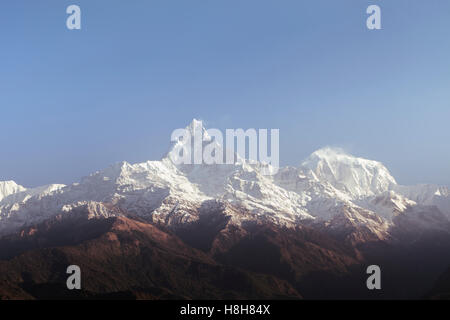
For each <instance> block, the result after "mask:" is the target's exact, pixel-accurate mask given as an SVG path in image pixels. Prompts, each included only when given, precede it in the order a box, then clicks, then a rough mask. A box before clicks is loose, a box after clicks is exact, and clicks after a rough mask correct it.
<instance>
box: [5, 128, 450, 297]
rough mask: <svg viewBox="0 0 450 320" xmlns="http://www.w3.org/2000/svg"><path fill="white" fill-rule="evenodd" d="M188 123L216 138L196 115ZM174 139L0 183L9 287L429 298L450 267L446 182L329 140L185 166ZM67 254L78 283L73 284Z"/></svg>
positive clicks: (23, 292)
mask: <svg viewBox="0 0 450 320" xmlns="http://www.w3.org/2000/svg"><path fill="white" fill-rule="evenodd" d="M186 129H187V130H189V131H190V132H191V133H194V132H195V131H201V132H202V134H203V136H204V137H206V140H208V139H209V136H208V133H207V130H206V129H205V128H204V127H203V123H202V122H201V121H198V120H195V119H194V120H193V121H192V122H191V123H190V124H189V125H188V126H187V127H186ZM180 143H183V142H182V141H176V142H175V143H174V144H180ZM174 150H175V149H174V145H173V146H172V148H171V149H170V150H169V152H168V153H167V154H166V155H165V156H164V157H163V158H162V159H161V160H159V161H147V162H143V163H138V164H130V163H127V162H121V163H117V164H114V165H112V166H110V167H108V168H106V169H104V170H102V171H98V172H95V173H93V174H91V175H89V176H87V177H85V178H83V179H81V181H80V182H77V183H73V184H72V185H68V186H66V185H62V184H53V185H47V186H41V187H37V188H25V187H23V186H20V185H18V184H16V183H15V182H14V181H4V182H0V270H2V272H1V273H0V274H1V276H0V282H1V283H3V285H1V286H0V297H3V298H10V299H14V298H25V299H28V298H49V297H56V298H58V297H60V298H70V297H72V298H99V297H106V298H114V297H129V298H143V299H165V298H183V299H184V298H186V299H190V298H217V299H222V298H289V299H300V298H361V297H362V298H420V297H427V295H428V294H430V296H433V295H432V294H431V293H432V292H434V291H433V290H435V289H433V288H435V286H438V285H439V279H442V277H445V276H443V274H444V272H445V270H447V269H448V267H449V266H450V255H449V254H448V252H450V251H448V250H449V249H450V190H449V189H448V188H447V187H444V186H437V185H432V184H424V185H414V186H404V185H399V184H398V183H397V181H396V180H395V178H394V177H393V176H392V175H391V174H390V172H389V170H388V169H387V168H386V167H385V166H384V165H383V164H382V163H380V162H377V161H373V160H367V159H363V158H358V157H355V156H352V155H349V154H347V153H345V152H344V151H343V150H341V149H337V148H330V147H326V148H322V149H320V150H317V151H315V152H314V153H312V154H311V155H310V156H309V157H308V158H307V159H305V160H304V161H302V162H300V163H299V165H298V166H297V167H283V168H280V169H279V170H278V171H277V173H276V174H274V175H271V176H268V175H264V174H263V173H262V170H263V169H264V168H266V167H267V166H268V165H267V164H264V163H260V162H257V161H245V160H244V161H240V162H239V163H235V164H213V165H207V164H198V165H187V164H181V165H176V164H174V162H173V161H172V160H171V159H172V158H173V157H171V156H172V155H173V152H175V151H174ZM405 161H407V159H405ZM69 264H77V265H80V266H81V268H82V270H84V271H83V275H84V277H85V278H83V279H87V280H84V283H86V285H85V286H84V287H83V290H82V291H81V292H78V293H73V292H68V291H67V290H66V289H65V288H64V285H65V281H64V278H65V274H64V271H65V269H64V266H65V265H69ZM370 264H377V265H380V266H381V269H382V271H384V273H383V275H384V277H385V278H383V279H386V282H384V283H385V286H384V289H383V290H381V292H369V291H368V290H367V288H366V287H365V278H366V277H367V275H366V274H365V267H366V266H367V265H370ZM447 277H448V276H447ZM430 292H431V293H430ZM434 296H435V295H434ZM442 296H445V293H440V295H439V297H442Z"/></svg>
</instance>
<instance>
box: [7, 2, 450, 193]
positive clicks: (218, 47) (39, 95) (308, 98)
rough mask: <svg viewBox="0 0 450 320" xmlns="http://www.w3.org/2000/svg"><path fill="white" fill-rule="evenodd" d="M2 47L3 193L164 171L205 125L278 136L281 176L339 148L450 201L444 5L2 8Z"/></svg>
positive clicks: (448, 16) (449, 13)
mask: <svg viewBox="0 0 450 320" xmlns="http://www.w3.org/2000/svg"><path fill="white" fill-rule="evenodd" d="M71 4H77V5H79V6H80V7H81V9H82V19H83V20H82V30H80V31H69V30H67V29H66V25H65V20H66V17H67V14H66V13H65V11H66V8H67V6H68V5H71ZM370 4H378V5H380V6H381V8H382V27H383V30H379V31H369V30H367V28H366V26H365V20H366V17H367V15H366V13H365V11H366V8H367V6H368V5H370ZM0 40H1V43H0V46H1V50H0V108H1V118H0V124H1V134H0V147H1V149H0V150H1V156H0V180H6V179H13V180H16V181H17V182H19V183H21V184H24V185H26V186H35V185H40V184H46V183H55V182H60V183H71V182H75V181H78V180H79V178H80V177H82V176H84V175H87V174H89V173H91V172H93V171H95V170H99V169H102V168H104V167H106V166H108V165H110V164H112V163H115V162H117V161H121V160H127V161H130V162H139V161H145V160H149V159H159V158H160V157H161V156H162V154H164V152H165V151H166V150H167V148H168V146H169V140H170V134H171V132H172V130H173V129H175V128H179V127H184V126H185V125H187V124H188V122H190V120H191V119H192V118H194V117H195V118H200V119H203V120H205V122H206V124H207V125H208V126H209V127H215V128H220V129H225V128H279V129H280V140H281V150H280V161H281V164H283V165H296V164H298V163H299V162H300V161H301V160H303V159H304V158H305V157H306V156H308V155H309V154H310V153H311V152H313V151H314V150H315V149H318V148H320V147H323V146H326V145H331V146H340V147H343V148H344V149H347V150H349V151H350V152H351V153H353V154H356V155H360V156H363V157H367V158H371V159H376V160H380V161H382V162H383V163H385V164H386V165H387V166H388V167H389V169H390V170H391V171H392V173H393V174H394V175H395V177H396V178H397V180H398V181H399V182H400V183H405V184H412V183H422V182H431V183H440V184H447V185H450V145H449V142H450V126H449V122H450V1H448V0H427V1H425V0H396V1H391V0H390V1H387V0H384V1H382V0H371V1H364V0H340V1H336V0H328V1H321V0H314V1H313V0H311V1H299V0H282V1H275V0H270V1H267V0H245V1H243V0H214V1H211V0H189V1H185V0H179V1H175V0H174V1H167V0H158V1H156V0H145V1H144V0H133V1H114V0H108V1H106V0H105V1H100V0H71V1H67V0H42V1H31V0H28V1H24V0H14V1H13V0H4V1H1V4H0Z"/></svg>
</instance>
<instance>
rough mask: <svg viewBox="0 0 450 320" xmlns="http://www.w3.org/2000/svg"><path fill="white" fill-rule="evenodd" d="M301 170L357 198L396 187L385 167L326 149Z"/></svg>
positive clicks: (371, 161) (307, 162)
mask: <svg viewBox="0 0 450 320" xmlns="http://www.w3.org/2000/svg"><path fill="white" fill-rule="evenodd" d="M302 167H303V169H305V170H306V171H309V173H310V174H311V175H312V176H313V178H315V179H317V180H319V181H321V182H328V183H330V184H331V185H333V186H334V187H335V188H336V189H338V190H341V191H344V192H347V193H350V194H351V195H352V196H354V197H356V198H358V197H364V196H371V195H376V194H380V193H382V192H385V191H388V190H390V189H391V187H392V186H394V185H397V182H396V181H395V179H394V177H392V175H391V174H390V173H389V170H388V169H387V168H386V167H385V166H384V165H383V164H382V163H380V162H378V161H373V160H367V159H363V158H358V157H354V156H352V155H349V154H347V153H346V152H344V151H343V150H342V149H339V148H330V147H326V148H323V149H320V150H317V151H315V152H314V153H312V154H311V155H310V156H309V157H308V158H307V159H306V160H305V161H304V162H303V163H302Z"/></svg>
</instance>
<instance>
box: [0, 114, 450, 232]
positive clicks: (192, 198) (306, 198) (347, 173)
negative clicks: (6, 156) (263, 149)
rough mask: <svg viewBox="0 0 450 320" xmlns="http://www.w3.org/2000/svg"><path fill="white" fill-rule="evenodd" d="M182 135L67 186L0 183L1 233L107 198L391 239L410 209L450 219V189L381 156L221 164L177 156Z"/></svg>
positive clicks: (180, 215)
mask: <svg viewBox="0 0 450 320" xmlns="http://www.w3.org/2000/svg"><path fill="white" fill-rule="evenodd" d="M186 129H188V130H190V131H191V132H192V133H193V132H194V131H199V132H202V134H203V135H204V137H205V139H204V140H206V141H207V142H211V138H210V137H209V136H208V134H207V132H206V129H205V128H204V127H203V124H202V122H201V121H198V120H194V121H193V122H192V123H191V124H190V125H189V126H188V127H187V128H186ZM183 143H185V142H183V141H181V140H179V141H176V142H174V143H173V144H172V147H171V149H170V150H169V152H168V153H167V154H166V156H164V157H163V158H162V159H161V160H159V161H148V162H144V163H138V164H129V163H127V162H122V163H118V164H115V165H113V166H110V167H108V168H106V169H105V170H102V171H99V172H96V173H94V174H91V175H90V176H88V177H85V178H83V179H82V180H81V181H80V182H79V183H74V184H72V185H70V186H64V185H51V186H44V187H39V188H33V189H25V188H24V187H21V186H19V185H17V184H15V183H14V182H0V234H7V233H11V232H14V231H16V230H18V229H19V228H21V227H23V226H27V225H31V224H35V223H39V222H42V221H44V220H46V219H48V218H51V217H53V216H55V215H58V214H70V212H72V211H73V210H75V209H76V208H78V207H83V206H89V208H90V210H91V211H93V212H94V213H93V214H94V215H95V211H96V210H98V214H99V215H100V216H105V215H107V213H106V211H107V210H106V211H105V210H103V209H102V208H104V207H102V205H103V204H107V205H108V206H114V207H117V208H119V209H120V210H118V211H117V212H128V213H132V214H135V215H138V216H140V217H142V218H144V219H146V220H148V221H152V222H154V223H158V224H163V225H167V226H173V227H176V226H179V225H182V224H184V223H188V222H192V221H195V220H197V219H198V216H199V210H200V208H202V206H203V207H204V206H205V204H207V205H208V206H211V205H212V206H214V205H217V206H221V207H223V204H226V206H225V207H226V208H227V207H228V208H232V210H230V212H233V210H242V211H245V212H247V213H249V215H243V216H242V217H241V216H239V217H238V216H234V217H232V221H233V223H236V224H240V223H242V222H243V219H246V220H255V221H271V222H272V223H276V224H278V225H285V226H296V225H299V224H300V225H301V224H304V223H315V224H323V226H324V227H326V228H329V229H330V230H331V229H332V230H333V231H336V230H337V231H339V230H342V232H344V230H345V232H347V233H348V232H350V233H352V232H353V233H352V237H353V239H356V240H357V238H358V236H356V235H355V233H354V229H358V228H362V227H364V228H365V230H368V231H367V232H369V233H370V234H371V235H373V236H374V237H375V238H378V239H385V238H388V237H389V230H390V229H391V228H392V226H393V225H395V221H396V220H398V219H396V217H398V216H401V215H409V214H410V216H411V217H412V220H408V223H410V224H411V223H412V224H414V223H416V224H417V225H427V216H426V212H427V211H429V212H432V214H433V219H432V225H436V221H439V219H440V220H442V221H441V222H442V223H441V225H446V223H448V216H450V192H449V190H448V189H447V188H445V187H437V186H432V185H422V186H412V187H410V186H400V185H398V184H397V182H396V180H395V179H394V178H393V177H392V175H391V174H390V173H389V171H388V169H387V168H386V167H385V166H383V165H382V164H381V163H379V162H376V161H372V160H366V159H362V158H357V157H354V156H351V155H348V154H346V153H345V152H343V151H342V150H339V149H333V148H324V149H321V150H318V151H316V152H314V153H313V154H312V155H311V156H310V157H308V159H306V160H305V161H303V162H302V163H301V165H300V166H299V167H298V168H295V167H286V168H280V170H279V171H278V173H277V174H275V175H273V176H267V175H263V174H262V172H261V170H262V168H265V167H267V166H266V165H264V164H261V163H258V162H255V161H251V162H249V161H245V160H243V159H240V161H238V162H236V163H235V164H226V165H224V164H213V165H207V164H199V165H183V164H181V165H176V164H175V163H177V161H176V159H177V156H178V150H179V149H180V147H182V144H183ZM212 200H214V201H212ZM419 206H420V210H419V211H420V212H421V214H417V208H419ZM437 212H438V213H437ZM230 215H233V214H230ZM446 215H447V216H446ZM436 219H437V220H436ZM449 231H450V230H449Z"/></svg>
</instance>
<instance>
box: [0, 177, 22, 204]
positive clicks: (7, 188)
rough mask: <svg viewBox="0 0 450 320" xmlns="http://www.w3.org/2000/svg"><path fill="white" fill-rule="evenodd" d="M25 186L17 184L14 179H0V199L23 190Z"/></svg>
mask: <svg viewBox="0 0 450 320" xmlns="http://www.w3.org/2000/svg"><path fill="white" fill-rule="evenodd" d="M25 190H26V188H25V187H22V186H21V185H18V184H17V183H15V182H14V181H0V201H1V200H2V199H3V198H6V197H7V196H9V195H11V194H14V193H18V192H22V191H25Z"/></svg>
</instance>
